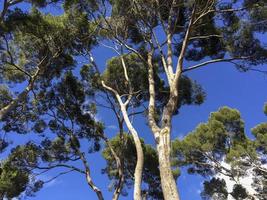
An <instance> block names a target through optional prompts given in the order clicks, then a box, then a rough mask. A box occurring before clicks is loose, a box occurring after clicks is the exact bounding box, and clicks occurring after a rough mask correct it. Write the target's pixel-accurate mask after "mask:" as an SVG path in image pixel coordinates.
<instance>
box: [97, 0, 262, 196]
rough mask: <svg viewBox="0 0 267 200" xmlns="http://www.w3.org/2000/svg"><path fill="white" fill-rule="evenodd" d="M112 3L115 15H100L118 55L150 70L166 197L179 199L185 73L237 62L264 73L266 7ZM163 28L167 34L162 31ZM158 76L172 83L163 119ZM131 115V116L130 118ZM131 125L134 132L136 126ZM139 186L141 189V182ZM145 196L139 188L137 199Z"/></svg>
mask: <svg viewBox="0 0 267 200" xmlns="http://www.w3.org/2000/svg"><path fill="white" fill-rule="evenodd" d="M109 3H110V4H111V16H106V13H109V12H106V11H107V8H106V9H103V12H101V11H102V10H100V14H98V16H99V15H100V16H102V21H103V25H102V29H103V32H104V33H105V34H106V35H107V39H109V40H111V41H112V42H115V47H113V49H115V51H118V50H119V53H121V52H120V49H123V50H126V51H127V52H130V53H134V54H136V55H137V56H138V58H139V59H140V60H141V61H142V62H144V63H145V65H146V66H147V71H148V74H147V79H148V82H149V86H148V88H149V103H148V123H149V126H150V128H151V131H152V132H153V135H154V138H155V141H156V143H157V152H158V157H159V166H160V167H159V169H160V175H161V185H162V188H163V194H164V198H165V199H179V194H178V191H177V186H176V183H175V180H174V179H173V175H172V170H171V162H170V153H171V132H172V131H171V127H172V126H171V125H172V118H173V114H174V113H175V111H176V110H177V102H178V99H179V96H180V93H179V87H180V85H179V80H180V79H181V77H182V74H184V73H185V72H189V71H192V70H195V69H198V68H201V67H204V66H207V65H209V64H213V63H218V62H231V63H233V64H234V65H235V66H236V67H237V68H238V69H239V70H241V71H247V70H260V69H255V68H254V67H255V66H257V65H259V64H262V63H265V62H266V49H265V48H264V46H263V44H262V42H261V41H260V40H259V39H257V38H256V37H255V34H254V33H256V32H264V31H265V29H264V28H262V29H259V24H262V23H263V24H264V19H265V18H264V13H265V12H264V11H263V10H264V8H265V3H264V1H255V2H251V1H242V2H237V1H231V2H228V1H205V2H204V1H198V0H196V1H178V0H173V1H157V0H155V1H142V0H138V1H137V0H136V1H123V2H122V1H109ZM103 6H104V5H103ZM255 12H260V13H261V15H257V17H256V16H255ZM243 16H247V17H246V19H247V20H242V19H243ZM159 27H160V28H161V30H162V32H163V33H164V34H161V33H158V32H157V31H156V28H159ZM162 35H163V36H162ZM162 37H163V39H162ZM155 57H159V58H160V61H161V64H160V65H162V66H163V70H162V71H157V70H156V68H157V67H156V66H158V63H159V61H158V59H155ZM176 60H177V63H176V64H175V61H176ZM185 61H194V62H199V63H198V64H196V65H192V66H190V65H191V64H189V63H188V62H185ZM122 62H123V61H122ZM186 65H187V67H186ZM188 65H189V66H188ZM127 67H128V66H127V65H126V66H125V67H124V68H125V72H126V73H125V80H126V82H127V83H128V85H129V86H130V84H129V79H128V77H129V74H128V73H129V72H128V70H127V69H128V68H127ZM156 74H161V75H160V77H161V78H162V79H164V80H166V81H167V85H168V87H169V96H168V98H167V101H166V102H165V104H164V106H163V109H162V111H161V113H160V114H159V116H160V120H158V117H159V116H158V113H156V111H157V110H158V109H157V108H158V106H157V105H156V101H157V98H158V95H157V91H156V89H155V88H156V86H155V85H156V80H155V76H156ZM103 86H104V87H105V88H106V89H107V90H109V91H112V92H113V93H114V94H116V96H117V98H118V100H119V99H120V98H121V97H122V96H121V95H124V96H125V94H119V93H118V91H116V88H112V87H111V86H109V85H108V84H107V83H105V81H103ZM127 94H128V95H127V97H128V98H129V99H131V97H132V95H133V91H132V90H129V91H128V93H127ZM119 101H120V100H119ZM129 101H130V100H128V101H127V100H126V101H125V102H122V103H121V105H124V106H125V105H126V104H128V103H129ZM125 103H126V104H125ZM122 108H123V107H122ZM126 115H127V113H126V112H125V117H126V118H127V116H126ZM128 127H129V128H130V129H132V128H131V125H130V124H129V126H128ZM136 136H137V135H136ZM136 141H137V142H136V148H137V151H138V149H139V151H140V156H137V161H138V160H139V161H140V163H141V164H142V161H141V160H142V156H143V155H142V152H141V147H140V142H138V140H137V139H136ZM138 143H139V144H138ZM139 157H140V159H139ZM141 164H140V165H141ZM137 166H139V165H138V162H137ZM140 170H141V167H140V168H139V175H137V176H138V177H139V178H138V179H136V181H138V182H140V177H141V176H140V174H141V172H140ZM136 187H139V188H140V183H139V186H138V185H136ZM136 191H138V190H137V188H136ZM140 198H141V197H140V189H139V192H138V194H137V195H136V196H135V199H140Z"/></svg>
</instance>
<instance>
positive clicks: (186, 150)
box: [173, 107, 252, 175]
mask: <svg viewBox="0 0 267 200" xmlns="http://www.w3.org/2000/svg"><path fill="white" fill-rule="evenodd" d="M248 149H249V145H248V141H247V138H246V136H245V133H244V122H243V120H242V119H241V118H240V113H239V112H238V111H237V110H234V109H230V108H227V107H223V108H220V109H219V111H218V112H213V113H211V115H210V117H209V119H208V122H207V123H202V124H200V125H198V127H197V128H196V130H195V131H193V132H191V133H189V134H188V135H187V136H186V137H185V138H184V139H183V140H182V141H179V140H175V141H174V142H173V153H174V155H177V156H178V159H181V160H179V162H181V164H189V165H192V166H191V167H190V168H189V169H188V170H189V172H190V173H200V174H203V175H207V174H212V173H213V172H214V171H213V170H214V169H213V166H212V165H205V164H204V163H207V162H210V161H212V160H213V159H214V160H218V159H222V158H224V157H226V159H227V160H236V159H238V158H240V157H242V155H244V154H245V152H246V151H247V150H248ZM251 153H252V152H251ZM236 161H237V160H236Z"/></svg>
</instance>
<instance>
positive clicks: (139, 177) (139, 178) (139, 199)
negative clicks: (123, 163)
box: [121, 106, 144, 200]
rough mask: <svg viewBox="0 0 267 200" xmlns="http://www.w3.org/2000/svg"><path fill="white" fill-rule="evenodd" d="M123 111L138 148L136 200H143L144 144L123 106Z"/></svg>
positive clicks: (135, 172) (135, 182)
mask: <svg viewBox="0 0 267 200" xmlns="http://www.w3.org/2000/svg"><path fill="white" fill-rule="evenodd" d="M121 111H122V114H123V118H124V121H125V123H126V126H127V128H128V129H129V131H130V132H131V134H132V136H133V139H134V143H135V148H136V154H137V160H136V166H135V171H134V200H142V191H141V185H142V172H143V166H144V153H143V149H142V144H141V141H140V139H139V136H138V133H137V131H136V130H135V128H134V127H133V126H132V123H131V121H130V119H129V117H128V114H127V111H126V108H125V106H121Z"/></svg>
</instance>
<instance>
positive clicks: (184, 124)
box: [0, 48, 267, 200]
mask: <svg viewBox="0 0 267 200" xmlns="http://www.w3.org/2000/svg"><path fill="white" fill-rule="evenodd" d="M93 54H94V56H95V59H96V61H97V63H99V65H102V66H104V64H105V61H106V60H107V59H108V58H110V56H111V55H112V53H111V52H110V50H107V49H103V48H98V49H96V50H94V52H93ZM262 67H264V68H265V69H266V67H267V66H262ZM187 75H188V76H189V77H191V78H192V79H194V80H196V81H197V82H198V83H199V84H201V85H202V87H203V88H204V90H205V92H206V93H207V99H206V101H205V102H204V103H203V104H202V105H200V106H184V107H182V109H181V110H180V114H179V115H178V116H176V117H174V119H173V135H172V137H173V138H175V137H179V138H182V137H183V136H185V135H186V134H187V133H188V132H190V131H192V130H193V129H194V128H195V127H196V126H197V125H198V124H199V123H201V122H205V121H206V120H207V118H208V116H209V113H210V112H212V111H216V110H217V109H218V108H220V107H221V106H229V107H231V108H236V109H238V110H240V112H241V114H242V117H243V119H244V121H245V127H246V131H247V133H249V132H250V128H252V127H254V126H255V125H256V124H258V123H260V122H263V121H266V117H265V116H264V114H263V105H264V102H266V101H267V76H266V75H263V74H261V73H257V72H246V73H240V72H238V71H237V70H236V69H235V68H234V66H233V65H231V64H229V63H220V64H213V65H210V66H208V67H205V68H203V69H199V70H196V71H193V72H188V73H187ZM97 117H98V119H99V120H101V121H104V122H105V125H106V132H107V135H108V136H109V137H112V136H114V134H115V133H116V131H117V130H116V126H117V125H116V122H115V120H114V116H113V114H112V113H110V112H109V111H108V110H104V109H100V110H99V113H98V115H97ZM134 126H135V127H136V129H137V130H138V132H139V134H140V135H141V136H142V137H143V138H145V141H146V142H147V143H150V144H154V141H153V138H152V135H151V133H150V131H149V129H148V127H147V126H146V125H145V123H144V119H143V118H142V117H137V118H136V120H135V121H134ZM0 156H1V155H0ZM87 158H88V160H89V163H90V167H91V171H92V172H91V173H92V176H93V179H94V181H95V184H96V185H97V186H98V187H99V188H100V189H101V190H102V191H103V194H104V196H105V198H106V199H111V196H112V192H110V191H108V185H109V184H110V181H109V180H108V178H107V176H106V175H104V174H101V169H103V168H104V166H105V161H104V159H102V158H101V155H99V153H95V154H90V155H89V156H88V157H87ZM50 177H52V174H48V175H44V176H43V177H42V178H44V179H49V178H50ZM202 181H203V179H202V178H201V177H200V176H198V175H194V176H193V175H187V173H186V171H184V170H183V173H182V175H181V177H180V178H179V179H178V187H179V191H180V194H181V199H182V200H199V199H200V196H199V193H200V191H201V187H202ZM31 199H33V200H94V199H97V198H96V195H95V193H94V192H92V190H91V189H90V188H89V187H88V185H87V183H86V181H85V178H84V176H82V175H80V174H76V173H72V174H68V175H65V176H62V177H60V178H58V179H56V180H55V181H52V182H50V183H49V184H47V185H45V186H44V188H43V189H42V190H41V191H40V192H38V193H37V194H36V196H35V197H32V198H31ZM121 199H132V190H129V195H128V196H127V197H122V198H121Z"/></svg>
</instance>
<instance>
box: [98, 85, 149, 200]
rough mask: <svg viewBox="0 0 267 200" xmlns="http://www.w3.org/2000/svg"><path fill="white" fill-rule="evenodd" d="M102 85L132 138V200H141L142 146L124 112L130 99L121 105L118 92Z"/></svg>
mask: <svg viewBox="0 0 267 200" xmlns="http://www.w3.org/2000/svg"><path fill="white" fill-rule="evenodd" d="M102 85H103V87H104V88H106V89H107V90H109V91H111V92H112V93H113V94H114V95H115V97H116V99H117V101H118V103H119V105H120V109H121V112H122V115H123V119H124V121H125V123H126V126H127V128H128V129H129V131H130V133H131V134H132V136H133V139H134V144H135V148H136V154H137V160H136V166H135V171H134V200H142V191H141V186H142V172H143V166H144V153H143V149H142V144H141V141H140V138H139V136H138V133H137V131H136V130H135V128H134V127H133V125H132V123H131V121H130V119H129V116H128V113H127V110H126V107H127V105H128V103H129V101H130V99H131V97H129V98H128V99H127V101H126V102H125V103H123V102H122V99H121V97H120V95H119V94H118V92H117V91H116V90H114V89H113V88H111V87H109V86H107V85H106V84H105V82H104V81H102Z"/></svg>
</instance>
